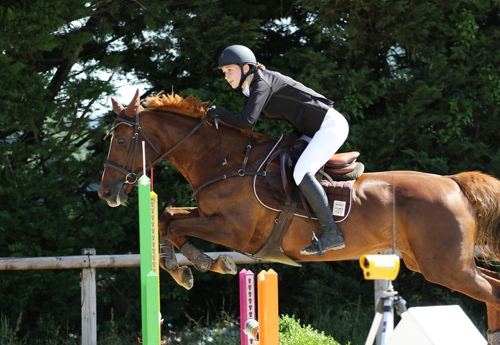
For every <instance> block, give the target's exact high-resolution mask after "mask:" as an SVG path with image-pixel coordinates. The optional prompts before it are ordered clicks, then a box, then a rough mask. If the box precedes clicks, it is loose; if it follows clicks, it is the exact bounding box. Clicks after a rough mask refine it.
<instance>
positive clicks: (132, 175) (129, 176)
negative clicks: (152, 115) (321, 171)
mask: <svg viewBox="0 0 500 345" xmlns="http://www.w3.org/2000/svg"><path fill="white" fill-rule="evenodd" d="M139 115H140V112H137V114H136V115H135V121H130V120H127V119H124V118H122V117H117V118H116V120H115V125H114V126H113V127H112V128H111V130H110V131H109V132H108V134H106V136H105V137H104V139H103V140H106V139H107V138H108V137H109V135H110V134H111V132H112V131H114V130H115V129H116V128H117V127H118V126H120V125H127V126H130V127H134V129H135V133H134V137H133V139H132V145H130V149H129V152H128V154H127V158H126V160H125V163H124V164H123V166H122V165H119V164H117V163H115V162H112V161H110V160H109V159H108V160H106V161H105V162H104V166H105V167H110V168H113V169H115V170H118V171H120V172H121V173H123V174H124V175H125V183H126V184H135V183H137V180H138V179H139V177H141V176H142V174H143V171H145V170H149V169H151V168H152V167H154V166H155V165H156V164H158V163H159V162H160V161H162V160H163V158H165V157H166V156H168V155H169V154H170V153H172V152H173V151H174V150H175V149H176V148H177V147H179V146H180V145H181V144H182V143H183V142H185V141H186V140H187V139H188V138H189V137H190V136H191V135H192V134H193V133H194V132H196V131H197V130H198V129H199V128H200V127H201V126H203V124H204V123H205V122H206V121H207V120H208V119H209V117H208V116H205V117H204V118H203V119H202V120H201V121H200V122H199V123H198V124H197V125H196V126H195V127H194V128H193V129H192V130H191V131H190V132H189V133H188V134H186V135H185V136H184V138H182V139H181V140H180V141H179V142H178V143H177V144H175V145H174V146H172V147H171V148H170V150H168V151H167V152H165V153H163V154H160V151H159V150H158V149H157V148H156V146H155V145H154V144H153V142H152V141H151V140H150V139H149V138H148V136H147V135H146V133H144V131H143V130H142V128H141V126H140V121H139ZM218 127H219V126H217V127H216V129H217V134H218V136H219V146H220V149H221V156H222V157H221V162H222V165H225V164H227V162H226V159H225V157H224V154H223V152H222V140H221V137H220V134H219V128H218ZM139 133H140V134H142V136H143V137H144V139H145V140H146V142H147V143H148V144H149V145H150V146H151V147H152V148H153V149H154V150H155V152H156V153H157V154H159V155H160V156H159V157H158V158H157V159H156V160H154V161H153V162H152V163H151V162H148V165H147V167H146V168H145V169H144V170H142V169H141V170H140V171H139V172H137V173H136V172H133V171H130V170H127V168H126V166H127V163H128V161H129V160H130V156H131V155H132V151H133V156H132V167H134V166H135V162H136V158H137V148H138V145H139V139H138V137H139ZM254 140H255V137H254V136H253V135H252V136H250V138H249V139H248V144H247V150H246V152H245V157H244V158H243V163H242V166H241V168H240V169H239V170H238V171H237V172H235V173H231V174H225V175H221V176H217V177H214V178H211V179H209V180H207V181H205V182H203V183H201V184H200V185H199V186H198V187H196V188H195V189H194V191H193V198H194V197H196V194H197V193H198V192H199V190H200V189H202V188H203V187H206V186H208V185H209V184H212V183H214V182H217V181H221V180H225V179H226V178H229V177H234V176H240V177H242V176H245V175H250V176H257V175H258V176H266V172H265V171H246V166H247V163H248V157H249V156H250V151H251V149H252V147H253V142H254Z"/></svg>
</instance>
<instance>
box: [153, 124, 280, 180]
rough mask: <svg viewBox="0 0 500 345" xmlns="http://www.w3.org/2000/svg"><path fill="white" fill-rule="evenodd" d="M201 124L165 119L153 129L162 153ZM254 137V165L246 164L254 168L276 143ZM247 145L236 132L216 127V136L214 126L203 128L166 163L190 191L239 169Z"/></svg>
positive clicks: (187, 140)
mask: <svg viewBox="0 0 500 345" xmlns="http://www.w3.org/2000/svg"><path fill="white" fill-rule="evenodd" d="M200 121H201V119H199V118H195V117H189V116H186V115H178V114H176V115H167V116H165V120H164V121H162V123H158V124H157V125H156V126H155V128H154V129H153V130H155V131H156V132H157V133H158V132H159V133H161V134H160V138H161V139H162V150H164V151H163V152H166V151H167V150H169V149H170V148H171V147H173V146H174V145H176V144H177V143H178V142H180V141H181V140H183V139H184V137H185V136H186V135H187V134H188V133H189V132H190V131H191V130H192V129H193V128H195V127H196V125H197V124H199V122H200ZM254 135H255V137H256V140H255V141H254V146H255V145H257V146H259V147H254V148H252V151H251V154H250V158H249V159H252V160H254V162H250V161H249V163H253V165H255V164H256V163H255V160H259V161H262V160H263V159H264V158H265V154H266V153H267V151H269V149H270V147H272V146H273V142H276V141H275V140H274V139H271V138H267V137H264V136H263V135H262V134H258V133H254ZM219 136H220V141H219ZM248 144H249V135H245V134H242V132H241V131H239V130H238V129H235V128H232V127H229V126H225V125H223V124H219V133H218V132H217V129H216V127H215V126H213V125H208V124H204V125H203V126H201V127H200V128H199V129H198V130H197V131H196V132H194V133H193V134H192V135H191V136H190V137H189V138H188V139H186V140H185V141H184V142H183V143H182V144H181V145H180V146H179V147H177V148H176V149H175V150H174V151H173V152H172V153H171V154H169V155H168V156H167V157H165V159H166V160H168V161H170V162H171V163H172V164H173V165H174V166H175V167H176V168H177V169H178V170H179V172H180V173H181V174H182V175H183V176H184V178H186V180H187V181H188V182H189V183H190V184H191V187H195V186H197V185H199V184H200V183H203V182H205V181H206V180H207V179H211V178H214V177H216V176H220V175H225V174H230V173H234V172H237V171H238V170H239V169H241V168H242V165H243V161H244V158H245V153H246V151H247V145H248ZM221 146H222V149H221ZM268 148H269V149H268ZM222 157H224V158H225V159H227V165H222ZM254 168H255V167H254Z"/></svg>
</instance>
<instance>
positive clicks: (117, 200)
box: [97, 185, 128, 207]
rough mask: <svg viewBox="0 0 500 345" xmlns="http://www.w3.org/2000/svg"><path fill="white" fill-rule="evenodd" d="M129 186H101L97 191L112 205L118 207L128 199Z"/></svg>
mask: <svg viewBox="0 0 500 345" xmlns="http://www.w3.org/2000/svg"><path fill="white" fill-rule="evenodd" d="M126 190H127V186H124V185H122V186H121V188H110V187H107V186H101V187H100V188H99V190H98V192H97V194H98V195H99V197H100V198H101V199H103V200H105V201H106V202H107V203H108V206H110V207H118V206H120V205H122V204H124V203H125V202H126V201H127V199H128V196H127V193H126Z"/></svg>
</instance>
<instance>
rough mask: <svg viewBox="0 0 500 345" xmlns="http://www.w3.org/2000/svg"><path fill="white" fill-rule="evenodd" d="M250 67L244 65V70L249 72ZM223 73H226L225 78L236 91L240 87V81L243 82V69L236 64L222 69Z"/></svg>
mask: <svg viewBox="0 0 500 345" xmlns="http://www.w3.org/2000/svg"><path fill="white" fill-rule="evenodd" d="M248 69H249V67H248V65H243V70H244V71H245V73H246V72H248ZM222 73H224V78H226V80H227V82H228V83H229V85H231V87H232V88H233V89H236V88H237V87H238V86H239V85H240V80H241V68H240V66H238V65H236V64H234V65H227V66H224V67H222Z"/></svg>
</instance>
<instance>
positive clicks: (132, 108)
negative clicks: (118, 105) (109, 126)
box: [125, 89, 141, 118]
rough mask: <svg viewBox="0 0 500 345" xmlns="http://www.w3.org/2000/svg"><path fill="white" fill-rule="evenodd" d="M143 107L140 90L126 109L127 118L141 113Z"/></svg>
mask: <svg viewBox="0 0 500 345" xmlns="http://www.w3.org/2000/svg"><path fill="white" fill-rule="evenodd" d="M140 107H141V97H140V95H139V89H137V91H136V92H135V95H134V98H133V99H132V102H130V104H129V105H128V106H127V108H125V115H127V117H130V118H132V117H134V116H135V115H136V114H137V112H138V111H139V108H140Z"/></svg>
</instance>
